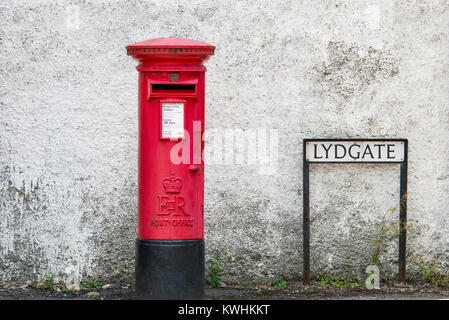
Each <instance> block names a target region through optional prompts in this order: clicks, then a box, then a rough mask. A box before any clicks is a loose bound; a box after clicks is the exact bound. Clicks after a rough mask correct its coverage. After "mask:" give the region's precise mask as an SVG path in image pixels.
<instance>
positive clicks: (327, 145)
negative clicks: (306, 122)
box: [303, 139, 408, 284]
mask: <svg viewBox="0 0 449 320" xmlns="http://www.w3.org/2000/svg"><path fill="white" fill-rule="evenodd" d="M407 154H408V140H407V139H304V140H303V248H304V260H303V261H304V283H305V284H310V203H309V166H310V164H320V163H321V164H334V163H335V164H341V163H346V164H351V163H353V164H363V163H378V164H395V163H396V164H400V169H401V173H400V186H399V197H400V199H399V200H400V210H399V265H398V269H399V270H398V271H399V277H398V278H399V281H405V279H406V263H405V257H406V223H407Z"/></svg>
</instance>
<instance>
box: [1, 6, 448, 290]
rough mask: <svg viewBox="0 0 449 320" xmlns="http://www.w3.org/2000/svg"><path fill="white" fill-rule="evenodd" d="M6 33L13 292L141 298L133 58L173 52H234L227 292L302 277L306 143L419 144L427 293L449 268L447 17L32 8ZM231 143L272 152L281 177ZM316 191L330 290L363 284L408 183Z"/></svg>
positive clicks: (220, 180)
mask: <svg viewBox="0 0 449 320" xmlns="http://www.w3.org/2000/svg"><path fill="white" fill-rule="evenodd" d="M0 21H1V24H0V73H1V77H0V81H1V83H0V281H18V282H23V281H26V280H36V279H38V278H39V277H43V276H45V275H48V274H55V275H57V276H58V277H60V278H64V277H65V276H67V275H69V274H73V273H76V274H79V275H81V276H87V275H89V276H93V277H95V278H97V279H102V280H104V281H117V282H129V281H132V279H133V274H134V239H135V235H136V223H137V220H136V214H137V72H136V70H135V66H136V62H135V61H134V60H133V59H131V58H130V57H128V56H126V51H125V49H124V47H125V46H126V45H128V44H131V43H134V42H137V41H141V40H145V39H150V38H157V37H166V36H176V37H185V38H191V39H196V40H200V41H204V42H206V43H210V44H213V45H215V46H216V47H217V49H216V55H215V56H213V57H212V58H211V59H210V61H208V62H207V68H208V73H207V75H206V130H207V131H209V132H211V134H210V139H209V140H208V148H209V150H214V151H215V152H216V153H217V154H219V152H218V151H217V150H219V148H220V145H224V147H223V152H222V153H223V158H225V157H226V156H225V154H227V155H228V156H227V157H228V158H227V161H226V162H225V161H221V162H220V161H215V163H214V162H213V161H211V162H209V164H206V171H205V172H206V173H205V183H206V184H205V215H206V241H207V252H208V256H207V258H208V259H210V258H212V254H213V252H214V250H217V249H220V248H225V249H227V250H228V251H229V253H230V254H231V255H232V257H233V261H232V262H231V263H229V264H228V265H227V266H226V268H225V274H224V282H225V283H227V284H231V283H236V282H240V283H251V282H252V283H254V282H258V283H262V282H267V279H271V278H273V277H282V278H285V279H300V278H301V277H302V139H304V138H349V137H361V138H382V137H385V138H407V139H409V148H410V149H409V185H408V191H409V194H408V221H409V230H408V239H407V244H408V257H407V259H408V260H407V261H408V268H409V275H410V276H411V277H416V276H417V263H416V262H414V261H415V260H416V259H419V258H421V257H423V258H425V259H427V260H431V259H434V258H435V259H437V260H438V263H439V264H440V265H441V266H443V267H446V268H447V267H449V266H448V263H449V249H448V248H449V232H448V230H449V218H448V214H449V200H448V194H449V176H448V172H449V142H448V141H449V140H448V137H449V125H448V119H449V73H448V72H449V36H448V32H449V5H448V4H447V2H446V1H405V0H403V1H390V0H385V1H293V0H292V1H217V2H213V1H198V0H192V1H188V2H182V1H172V0H166V1H119V0H100V1H62V0H51V1H40V0H36V1H31V0H30V1H26V0H19V1H13V2H11V3H6V2H2V3H1V4H0ZM226 130H228V131H227V132H228V134H229V135H230V136H231V140H232V135H233V134H235V133H236V132H237V135H238V137H249V138H248V139H251V137H252V138H254V136H258V137H261V140H260V141H265V140H269V138H270V137H271V138H272V141H273V144H270V145H274V146H275V148H274V149H273V150H274V155H275V156H274V158H273V157H272V158H271V160H272V163H268V164H264V163H261V159H259V158H257V159H256V162H255V163H252V162H251V161H249V156H248V146H247V145H248V142H247V141H249V140H248V139H246V138H245V139H243V142H242V141H240V143H243V149H239V148H238V147H242V145H240V146H236V147H232V145H231V146H230V145H229V143H227V142H226V141H228V142H229V141H230V140H226V138H225V136H226V134H225V132H226ZM232 130H234V131H232ZM235 130H241V132H240V133H238V131H235ZM257 130H259V131H257ZM264 134H265V135H266V137H267V139H264V136H263V135H264ZM220 141H221V142H220ZM237 144H238V142H237ZM259 145H261V144H259ZM236 150H244V151H243V153H239V152H240V151H239V152H237V151H236ZM229 154H231V157H229ZM242 154H243V155H244V157H243V161H240V162H239V161H237V160H236V159H235V158H233V157H234V156H239V155H240V156H241V155H242ZM273 159H274V160H273ZM273 161H274V163H273ZM223 162H225V163H223ZM235 162H238V163H237V164H236V163H235ZM310 179H311V189H310V192H311V258H312V261H311V266H312V276H317V275H318V274H319V273H320V272H329V273H337V274H341V275H357V276H359V277H363V273H364V270H365V268H366V266H367V265H369V264H371V263H372V257H371V256H372V253H373V250H374V249H375V242H374V241H373V240H374V239H376V238H377V237H378V236H379V234H380V230H381V227H382V226H391V223H394V221H396V219H397V215H398V211H397V209H398V205H399V168H398V167H397V166H395V165H315V166H312V167H311V176H310ZM390 229H391V230H389V231H388V232H386V234H385V236H384V243H385V245H384V246H383V249H382V252H381V255H380V258H381V264H380V269H381V275H382V276H383V277H385V278H393V277H395V276H396V272H397V250H398V249H397V234H395V231H394V228H390Z"/></svg>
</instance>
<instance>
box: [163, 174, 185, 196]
mask: <svg viewBox="0 0 449 320" xmlns="http://www.w3.org/2000/svg"><path fill="white" fill-rule="evenodd" d="M162 186H163V187H164V189H165V192H166V193H179V192H180V191H181V188H182V180H181V178H178V177H176V176H175V174H174V173H172V174H170V177H167V178H165V179H164V180H162Z"/></svg>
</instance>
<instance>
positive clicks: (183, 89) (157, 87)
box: [151, 83, 195, 93]
mask: <svg viewBox="0 0 449 320" xmlns="http://www.w3.org/2000/svg"><path fill="white" fill-rule="evenodd" d="M151 92H152V93H195V85H194V84H165V83H153V84H152V85H151Z"/></svg>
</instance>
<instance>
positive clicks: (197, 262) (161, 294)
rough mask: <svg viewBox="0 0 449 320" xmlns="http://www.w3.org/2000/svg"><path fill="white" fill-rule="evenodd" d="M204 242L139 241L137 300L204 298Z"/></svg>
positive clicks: (137, 252) (137, 243) (198, 240)
mask: <svg viewBox="0 0 449 320" xmlns="http://www.w3.org/2000/svg"><path fill="white" fill-rule="evenodd" d="M204 263H205V262H204V239H194V240H147V239H136V297H137V299H155V300H197V299H203V298H204V268H205V266H204Z"/></svg>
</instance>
